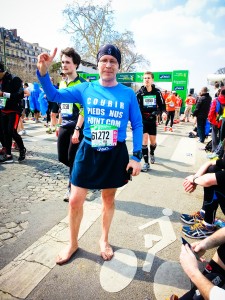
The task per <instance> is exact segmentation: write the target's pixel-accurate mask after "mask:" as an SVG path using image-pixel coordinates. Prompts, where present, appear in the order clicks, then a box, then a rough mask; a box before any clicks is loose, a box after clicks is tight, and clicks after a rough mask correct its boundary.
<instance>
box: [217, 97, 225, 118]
mask: <svg viewBox="0 0 225 300" xmlns="http://www.w3.org/2000/svg"><path fill="white" fill-rule="evenodd" d="M224 108H225V105H223V104H221V103H220V101H219V100H218V98H216V115H217V116H216V118H217V120H218V121H219V120H220V118H221V117H222V116H223V112H224Z"/></svg>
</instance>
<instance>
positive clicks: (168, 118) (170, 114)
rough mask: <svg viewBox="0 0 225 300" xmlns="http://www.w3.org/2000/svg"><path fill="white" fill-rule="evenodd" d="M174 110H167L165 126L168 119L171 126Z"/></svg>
mask: <svg viewBox="0 0 225 300" xmlns="http://www.w3.org/2000/svg"><path fill="white" fill-rule="evenodd" d="M174 115H175V111H168V112H167V120H166V124H165V125H166V126H167V125H168V123H169V121H170V127H172V126H173V119H174Z"/></svg>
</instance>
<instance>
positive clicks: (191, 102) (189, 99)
mask: <svg viewBox="0 0 225 300" xmlns="http://www.w3.org/2000/svg"><path fill="white" fill-rule="evenodd" d="M194 104H196V99H195V98H194V97H193V96H192V95H191V94H189V95H188V97H187V98H186V99H185V110H184V121H186V122H189V120H190V116H191V112H192V107H193V105H194Z"/></svg>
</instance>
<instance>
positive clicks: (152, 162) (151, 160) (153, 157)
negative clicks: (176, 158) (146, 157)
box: [150, 155, 155, 164]
mask: <svg viewBox="0 0 225 300" xmlns="http://www.w3.org/2000/svg"><path fill="white" fill-rule="evenodd" d="M150 162H151V164H154V163H155V156H154V155H150Z"/></svg>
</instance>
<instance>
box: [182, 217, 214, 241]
mask: <svg viewBox="0 0 225 300" xmlns="http://www.w3.org/2000/svg"><path fill="white" fill-rule="evenodd" d="M216 229H217V228H216V226H208V227H207V226H206V225H205V224H204V223H203V222H202V221H200V222H198V223H196V224H194V225H192V226H183V228H182V232H183V233H184V234H185V235H186V236H188V237H190V238H193V239H204V238H206V237H207V236H209V235H211V234H213V233H214V232H215V231H216Z"/></svg>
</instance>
